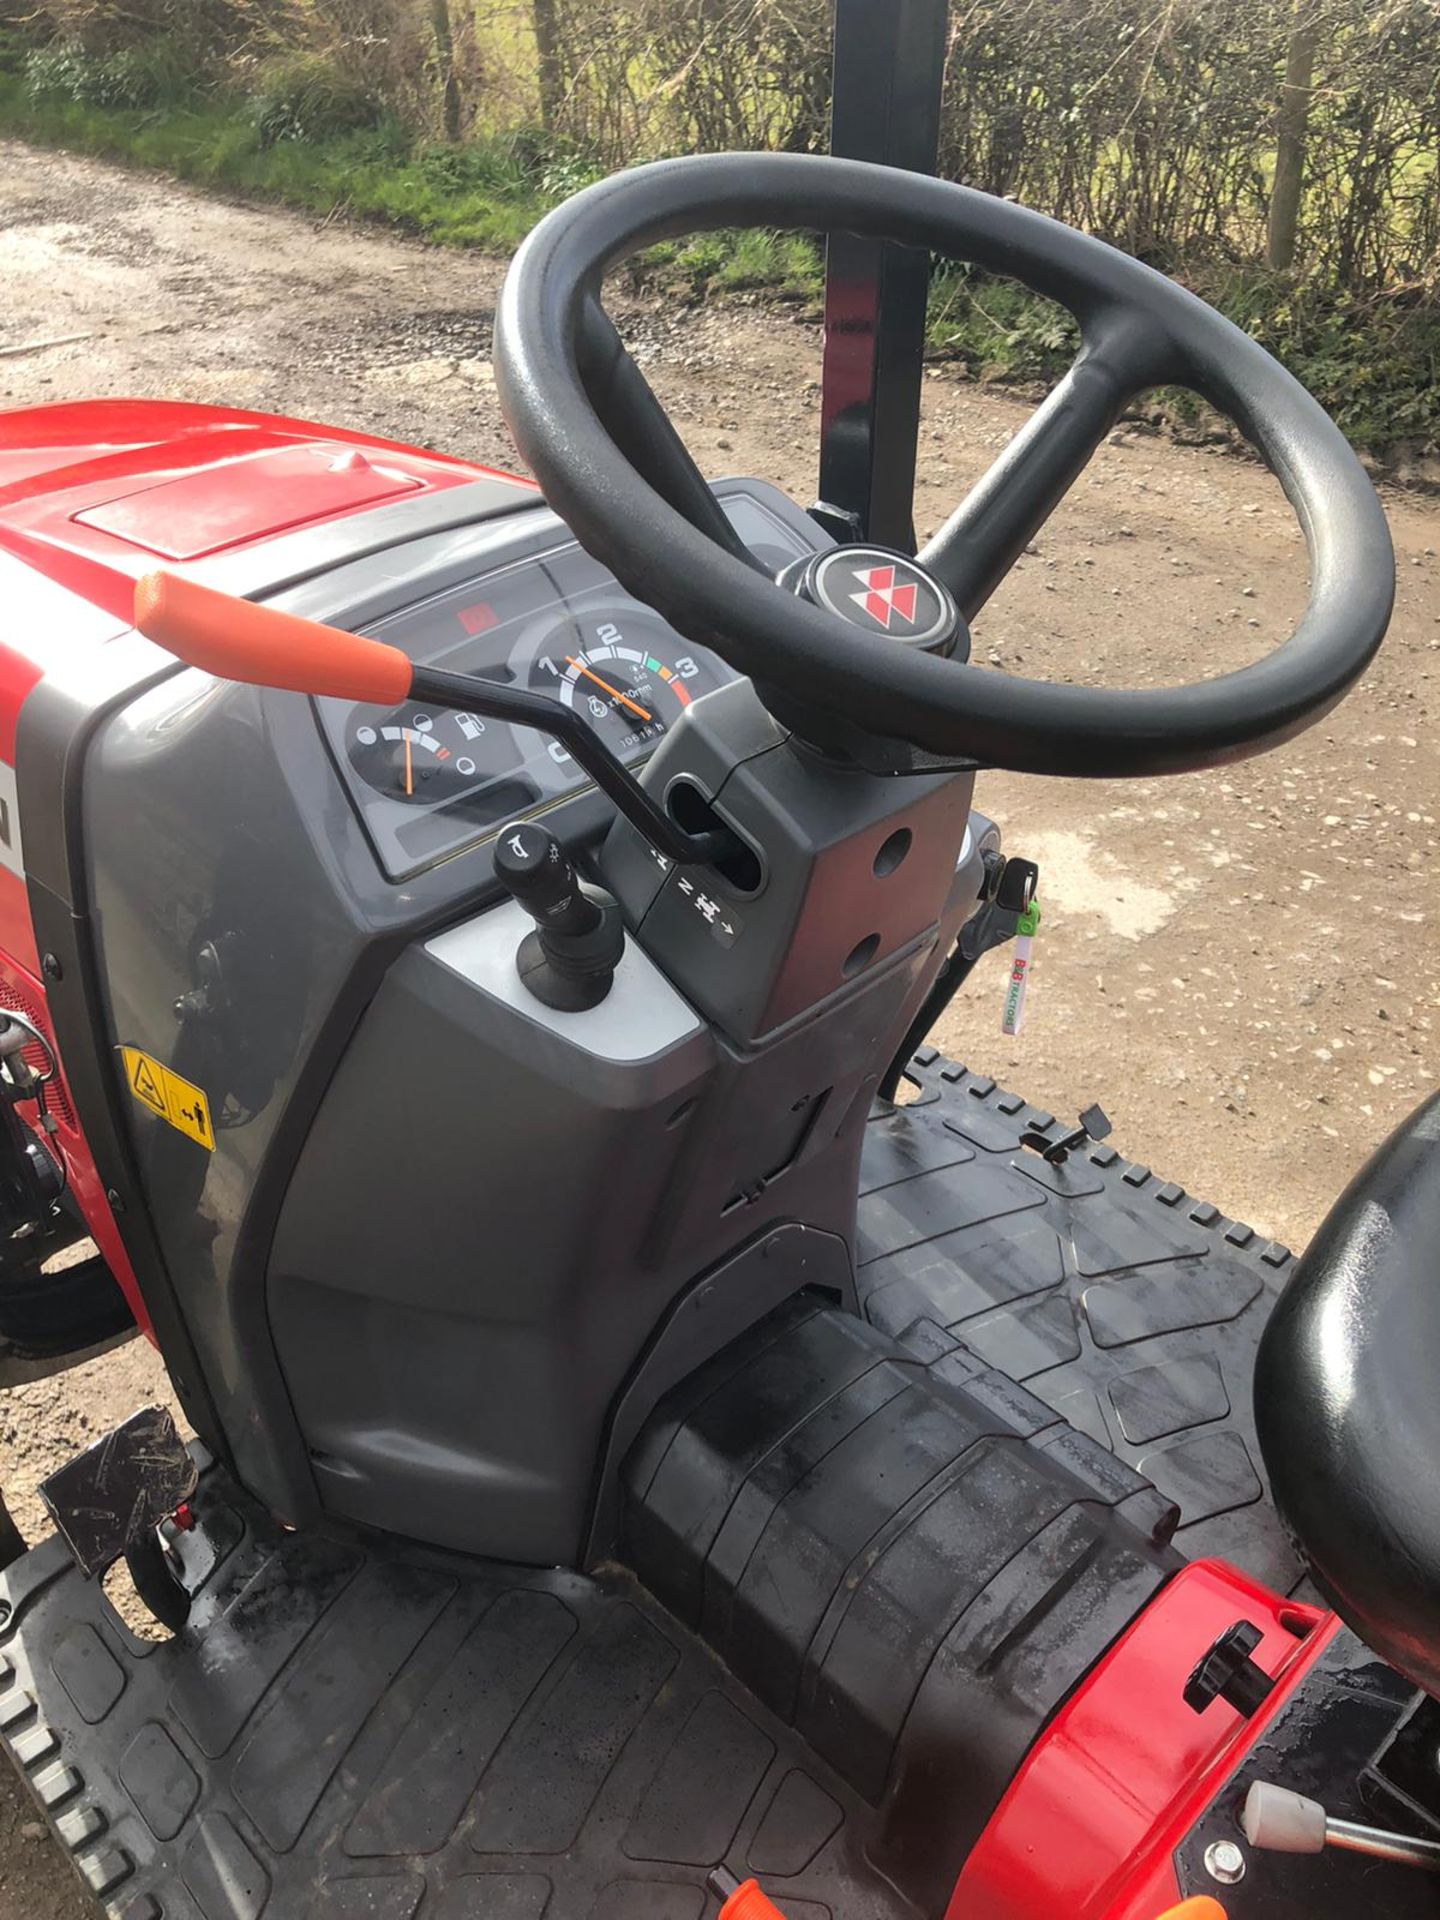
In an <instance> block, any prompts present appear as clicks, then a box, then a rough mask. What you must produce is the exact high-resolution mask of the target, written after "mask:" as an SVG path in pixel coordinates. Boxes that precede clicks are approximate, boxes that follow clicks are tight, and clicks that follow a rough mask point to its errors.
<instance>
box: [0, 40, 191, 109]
mask: <svg viewBox="0 0 1440 1920" xmlns="http://www.w3.org/2000/svg"><path fill="white" fill-rule="evenodd" d="M195 79H196V76H195V73H194V69H193V68H192V67H191V66H190V65H189V64H188V63H187V62H186V61H185V60H183V59H182V58H180V57H179V56H178V55H177V54H176V52H175V50H174V49H173V48H172V47H171V46H169V45H167V44H166V43H164V42H161V41H157V42H152V43H151V44H150V45H148V46H141V47H127V48H125V49H124V50H123V51H121V52H120V53H110V54H103V55H98V56H97V55H91V54H87V53H86V52H85V51H84V49H83V48H82V47H79V46H77V45H75V44H74V43H73V42H67V41H59V42H56V43H55V44H54V45H52V46H48V47H37V48H36V49H35V50H34V51H33V52H32V53H31V54H30V55H29V57H28V58H27V60H26V62H25V85H26V89H27V91H28V92H29V93H30V94H31V95H32V96H33V97H34V98H36V99H44V98H46V97H49V98H51V99H60V100H73V101H74V102H75V103H76V104H77V105H78V106H88V107H158V106H163V105H167V104H169V103H170V102H172V101H178V100H182V99H184V97H185V96H186V95H187V94H188V93H190V92H192V91H193V90H194V87H195Z"/></svg>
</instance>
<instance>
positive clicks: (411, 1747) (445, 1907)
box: [0, 1468, 911, 1920]
mask: <svg viewBox="0 0 1440 1920" xmlns="http://www.w3.org/2000/svg"><path fill="white" fill-rule="evenodd" d="M194 1506H195V1511H196V1514H197V1517H198V1524H197V1526H196V1528H195V1530H194V1531H193V1532H192V1533H189V1534H186V1535H183V1536H181V1546H182V1552H183V1556H184V1560H185V1563H186V1582H187V1585H190V1586H192V1587H193V1588H194V1589H195V1590H196V1598H195V1602H194V1607H193V1610H192V1617H191V1622H190V1624H189V1626H187V1628H186V1629H185V1631H184V1633H183V1634H182V1635H180V1636H179V1637H178V1638H176V1639H175V1640H173V1641H170V1642H167V1643H164V1644H160V1645H155V1644H152V1643H149V1642H146V1641H143V1640H139V1639H136V1638H135V1637H133V1636H132V1635H131V1633H130V1632H129V1631H127V1629H126V1628H125V1626H124V1625H123V1624H122V1623H121V1621H120V1620H119V1618H118V1617H117V1616H116V1614H115V1613H114V1612H113V1611H112V1609H111V1607H110V1605H109V1603H108V1602H107V1601H106V1599H105V1598H104V1596H103V1594H102V1592H101V1589H100V1587H99V1585H98V1583H95V1582H90V1581H86V1580H84V1579H83V1578H82V1577H81V1575H80V1574H79V1573H78V1571H77V1570H76V1569H75V1567H74V1565H73V1563H72V1562H71V1561H70V1559H69V1557H68V1554H67V1552H66V1550H65V1548H64V1547H63V1546H62V1545H61V1543H60V1542H59V1541H58V1540H57V1539H51V1540H49V1541H47V1542H46V1543H45V1544H44V1545H43V1546H41V1547H38V1548H36V1549H35V1550H34V1551H32V1552H31V1553H29V1554H27V1555H26V1556H25V1558H24V1559H23V1560H21V1561H19V1562H17V1563H16V1565H15V1566H13V1567H12V1568H10V1570H9V1571H8V1573H6V1574H5V1575H4V1576H3V1577H0V1617H3V1620H4V1623H5V1624H4V1628H3V1632H0V1648H3V1659H0V1733H3V1737H4V1741H5V1744H6V1746H7V1748H8V1749H9V1752H10V1755H11V1758H12V1759H13V1760H14V1762H15V1764H16V1765H17V1766H18V1767H19V1769H20V1770H21V1772H22V1774H23V1775H24V1777H25V1778H26V1780H27V1782H28V1783H29V1785H30V1787H31V1789H32V1791H33V1792H34V1793H35V1795H36V1796H37V1798H38V1799H39V1801H40V1802H41V1804H42V1805H43V1807H44V1808H45V1810H46V1812H47V1814H48V1816H49V1818H50V1820H51V1822H52V1824H53V1826H54V1828H55V1830H56V1832H57V1834H58V1836H59V1838H60V1840H61V1841H62V1843H63V1844H64V1845H65V1846H66V1847H67V1848H68V1849H69V1850H70V1852H71V1854H72V1856H73V1858H74V1862H75V1865H76V1868H77V1870H78V1871H79V1873H80V1874H81V1876H82V1878H83V1880H84V1881H85V1883H86V1885H87V1886H88V1887H89V1888H90V1890H91V1891H92V1893H93V1894H94V1895H95V1896H96V1898H97V1900H98V1901H99V1903H100V1904H101V1905H102V1906H103V1909H104V1911H105V1912H106V1913H108V1914H112V1915H115V1916H124V1920H300V1916H302V1915H303V1916H305V1920H482V1917H483V1920H570V1917H571V1916H574V1917H575V1920H582V1917H584V1920H706V1916H707V1915H713V1913H714V1912H715V1910H716V1905H717V1902H716V1900H715V1898H714V1896H713V1895H711V1894H710V1893H709V1892H708V1891H707V1889H706V1884H705V1883H706V1875H707V1872H708V1870H709V1869H710V1868H712V1867H714V1866H715V1865H717V1864H719V1863H721V1862H724V1863H727V1864H728V1865H729V1866H730V1867H731V1869H732V1871H734V1872H735V1873H736V1874H737V1875H738V1876H741V1877H743V1876H744V1875H746V1874H748V1873H749V1872H751V1871H759V1872H763V1873H764V1874H765V1876H766V1884H767V1886H769V1887H770V1888H771V1889H772V1890H773V1891H774V1892H775V1893H776V1895H777V1897H778V1898H780V1899H782V1900H783V1901H784V1905H785V1910H786V1913H787V1916H788V1920H831V1916H834V1920H841V1916H843V1920H891V1917H892V1916H895V1917H896V1920H898V1917H899V1916H902V1915H906V1914H909V1913H910V1911H911V1910H910V1909H909V1908H908V1907H906V1906H905V1905H904V1904H903V1903H902V1902H901V1900H900V1899H899V1897H898V1896H897V1895H896V1894H895V1893H894V1892H893V1891H892V1890H891V1889H890V1888H888V1887H887V1886H885V1885H884V1884H883V1883H882V1882H881V1880H880V1879H879V1877H878V1876H877V1875H875V1874H873V1873H871V1872H870V1870H869V1869H868V1868H867V1867H866V1866H865V1864H864V1844H865V1831H866V1825H867V1822H868V1821H870V1820H872V1819H873V1814H872V1813H871V1811H870V1809H868V1808H867V1807H866V1806H865V1805H864V1803H863V1802H861V1801H860V1800H859V1799H858V1798H857V1797H856V1795H855V1794H854V1793H853V1792H852V1791H851V1790H850V1789H848V1788H847V1787H846V1786H845V1785H844V1784H843V1783H842V1782H841V1781H839V1780H838V1779H836V1778H835V1777H834V1776H832V1775H831V1774H830V1773H829V1772H828V1771H827V1769H826V1768H825V1767H824V1765H823V1764H821V1763H820V1762H818V1761H817V1760H816V1759H815V1758H814V1757H813V1756H812V1755H811V1754H810V1752H809V1750H808V1749H807V1748H806V1746H805V1744H804V1742H803V1741H802V1740H801V1739H800V1738H799V1737H798V1736H797V1735H796V1734H794V1733H793V1732H791V1731H790V1730H789V1729H788V1728H787V1727H785V1726H782V1725H781V1724H780V1723H779V1722H778V1721H776V1720H775V1719H773V1718H772V1717H771V1716H770V1715H769V1714H767V1713H766V1711H765V1710H764V1708H762V1707H761V1706H760V1705H759V1704H758V1703H757V1702H756V1701H755V1700H754V1699H753V1698H751V1696H750V1695H748V1694H747V1693H746V1692H745V1691H744V1690H743V1689H742V1688H741V1687H739V1686H738V1685H737V1684H736V1683H735V1682H733V1681H732V1680H731V1679H730V1678H729V1677H728V1675H727V1674H726V1673H725V1671H724V1669H723V1668H722V1667H721V1665H720V1664H719V1662H718V1661H717V1660H716V1659H715V1657H714V1656H713V1655H712V1654H711V1653H709V1652H708V1651H707V1650H706V1649H705V1648H704V1647H703V1646H702V1645H701V1643H700V1642H699V1641H698V1640H696V1639H695V1638H694V1637H693V1636H692V1635H690V1634H689V1633H688V1632H687V1631H686V1630H685V1629H684V1628H683V1627H681V1626H679V1625H677V1623H676V1622H675V1621H674V1620H672V1619H671V1618H669V1617H668V1616H667V1615H666V1614H665V1613H664V1612H663V1611H662V1610H661V1609H660V1608H659V1607H658V1606H656V1605H655V1603H654V1602H653V1601H652V1600H650V1599H649V1598H648V1597H647V1595H646V1594H645V1593H644V1591H643V1590H642V1589H641V1588H639V1587H638V1586H637V1585H635V1584H634V1582H633V1581H631V1580H630V1579H629V1577H628V1576H627V1575H625V1574H624V1573H622V1572H621V1571H620V1570H618V1569H617V1570H615V1571H614V1572H613V1573H608V1572H607V1573H604V1574H602V1575H601V1576H600V1577H598V1578H595V1579H591V1578H586V1577H584V1576H582V1575H579V1574H571V1573H565V1572H559V1571H537V1570H534V1569H523V1568H522V1569H504V1568H496V1567H494V1566H493V1565H487V1566H476V1565H475V1564H474V1563H469V1564H467V1563H464V1562H460V1561H457V1560H454V1559H450V1558H448V1557H445V1556H442V1555H438V1554H428V1553H425V1552H422V1551H419V1550H416V1551H409V1552H407V1551H406V1550H405V1549H403V1548H399V1547H395V1546H391V1545H387V1544H367V1545H361V1544H357V1543H355V1542H353V1541H347V1540H340V1539H330V1538H326V1537H323V1536H318V1535H314V1534H306V1535H298V1534H288V1535H287V1534H284V1533H281V1532H278V1531H277V1530H276V1529H274V1528H273V1526H272V1525H271V1524H270V1523H269V1522H268V1521H267V1520H266V1519H265V1517H264V1516H263V1515H262V1514H261V1513H260V1512H259V1511H258V1510H257V1509H255V1508H254V1507H253V1506H252V1505H251V1503H250V1502H249V1501H248V1500H247V1499H245V1498H244V1496H242V1495H240V1494H238V1493H237V1492H236V1490H235V1489H234V1487H233V1486H231V1485H230V1484H229V1483H228V1482H227V1481H226V1479H225V1477H224V1475H223V1474H222V1473H221V1472H220V1471H219V1470H218V1469H213V1468H212V1469H211V1470H210V1471H209V1472H207V1473H206V1474H205V1476H204V1477H203V1479H202V1481H201V1487H200V1491H199V1493H198V1494H197V1496H196V1499H195V1502H194Z"/></svg>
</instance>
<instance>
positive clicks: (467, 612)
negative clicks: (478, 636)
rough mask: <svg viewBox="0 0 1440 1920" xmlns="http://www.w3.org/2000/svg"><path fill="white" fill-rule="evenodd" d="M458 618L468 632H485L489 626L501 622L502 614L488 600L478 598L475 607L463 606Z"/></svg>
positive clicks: (495, 625) (496, 625)
mask: <svg viewBox="0 0 1440 1920" xmlns="http://www.w3.org/2000/svg"><path fill="white" fill-rule="evenodd" d="M458 618H459V621H460V624H461V626H462V627H463V628H464V629H465V631H466V633H484V631H485V629H486V628H487V627H498V626H499V624H500V616H499V614H498V613H496V611H495V609H494V607H492V606H491V604H490V602H489V601H488V600H477V601H476V602H475V605H474V606H473V607H461V609H460V612H459V615H458Z"/></svg>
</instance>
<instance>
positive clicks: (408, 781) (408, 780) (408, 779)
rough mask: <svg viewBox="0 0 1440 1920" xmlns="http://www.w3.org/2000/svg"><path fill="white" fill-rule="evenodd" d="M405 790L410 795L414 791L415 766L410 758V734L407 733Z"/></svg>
mask: <svg viewBox="0 0 1440 1920" xmlns="http://www.w3.org/2000/svg"><path fill="white" fill-rule="evenodd" d="M405 791H406V793H407V794H410V795H413V794H414V792H415V768H414V765H413V763H412V761H411V758H410V736H409V734H408V733H407V734H406V736H405Z"/></svg>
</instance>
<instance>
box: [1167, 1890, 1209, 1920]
mask: <svg viewBox="0 0 1440 1920" xmlns="http://www.w3.org/2000/svg"><path fill="white" fill-rule="evenodd" d="M1159 1920H1225V1909H1224V1907H1222V1906H1221V1904H1220V1902H1219V1901H1218V1900H1212V1899H1211V1898H1210V1895H1209V1894H1208V1893H1194V1894H1191V1896H1190V1898H1189V1899H1188V1900H1182V1901H1181V1902H1180V1904H1179V1906H1178V1907H1168V1908H1167V1909H1166V1910H1165V1912H1164V1913H1162V1914H1161V1915H1160V1917H1159Z"/></svg>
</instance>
